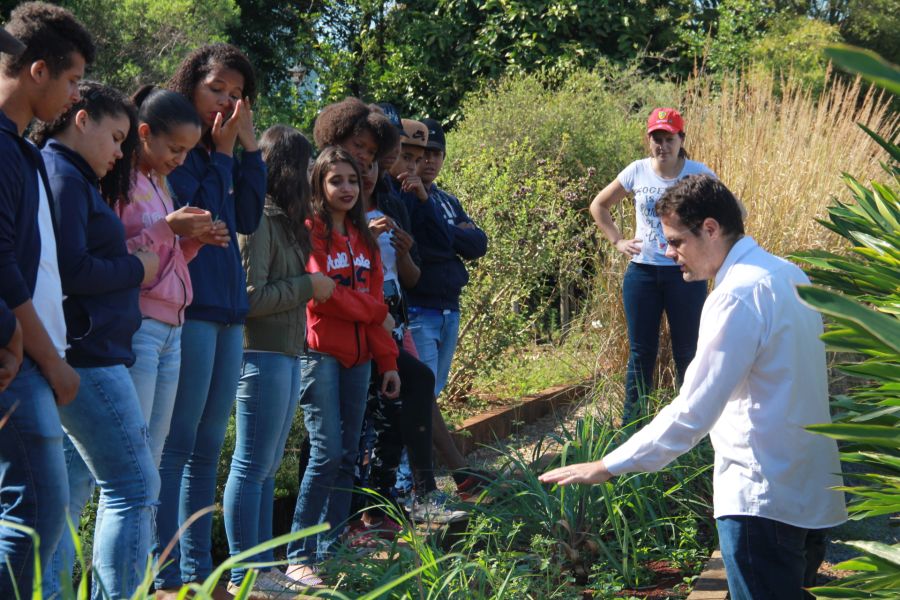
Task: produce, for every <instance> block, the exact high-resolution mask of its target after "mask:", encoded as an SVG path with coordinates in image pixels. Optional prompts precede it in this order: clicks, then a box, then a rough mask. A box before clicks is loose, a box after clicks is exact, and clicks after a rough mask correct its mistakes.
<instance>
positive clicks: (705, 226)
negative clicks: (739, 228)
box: [700, 217, 722, 240]
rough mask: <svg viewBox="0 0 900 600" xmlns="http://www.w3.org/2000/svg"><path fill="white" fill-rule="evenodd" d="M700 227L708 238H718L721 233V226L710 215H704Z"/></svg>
mask: <svg viewBox="0 0 900 600" xmlns="http://www.w3.org/2000/svg"><path fill="white" fill-rule="evenodd" d="M700 229H701V230H702V231H705V232H706V233H707V234H708V235H709V238H710V239H713V240H714V239H718V238H719V237H721V235H722V226H721V225H719V222H718V221H716V220H715V219H713V218H712V217H706V218H705V219H703V222H702V223H701V224H700Z"/></svg>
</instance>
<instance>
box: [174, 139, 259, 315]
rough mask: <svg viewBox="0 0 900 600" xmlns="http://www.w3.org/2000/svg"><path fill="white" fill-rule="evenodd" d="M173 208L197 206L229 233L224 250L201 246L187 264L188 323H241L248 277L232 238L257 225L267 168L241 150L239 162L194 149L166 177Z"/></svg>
mask: <svg viewBox="0 0 900 600" xmlns="http://www.w3.org/2000/svg"><path fill="white" fill-rule="evenodd" d="M169 183H170V184H171V186H172V189H173V191H174V192H175V204H176V205H177V206H179V207H180V206H187V205H191V206H198V207H200V208H203V209H206V210H208V211H210V212H211V213H212V215H213V219H218V220H220V221H224V222H225V224H226V225H227V226H228V230H229V231H230V232H231V243H230V244H229V245H228V247H227V248H218V247H215V246H203V247H202V248H200V252H199V253H198V254H197V257H196V258H194V260H192V261H191V262H190V263H189V264H188V268H189V269H190V272H191V285H192V286H193V288H194V300H193V302H192V303H191V305H190V306H188V307H187V309H186V310H185V316H186V317H187V318H188V319H196V320H200V321H213V322H216V323H226V324H234V323H243V322H244V318H245V317H246V316H247V311H248V310H249V308H250V304H249V301H248V299H247V274H246V273H245V272H244V267H243V264H242V263H241V252H240V248H239V247H238V242H237V234H238V233H242V234H244V235H250V234H251V233H253V232H254V231H256V228H257V227H258V226H259V222H260V220H261V219H262V211H263V205H265V202H266V165H265V164H264V163H263V160H262V153H260V152H258V151H257V152H244V153H243V155H242V156H241V160H240V161H238V160H237V159H236V158H231V157H229V156H226V155H224V154H222V153H220V152H213V153H212V154H209V153H208V152H207V151H206V150H205V149H204V148H202V147H200V146H198V147H196V148H194V149H193V150H191V151H190V152H189V153H188V155H187V159H186V160H185V161H184V164H183V165H181V166H180V167H178V168H177V169H175V170H174V171H173V172H172V173H171V174H170V175H169Z"/></svg>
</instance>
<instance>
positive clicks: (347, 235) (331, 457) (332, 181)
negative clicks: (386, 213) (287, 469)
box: [287, 147, 400, 586]
mask: <svg viewBox="0 0 900 600" xmlns="http://www.w3.org/2000/svg"><path fill="white" fill-rule="evenodd" d="M310 180H311V186H312V195H311V208H312V216H311V219H310V220H309V221H308V227H309V229H310V231H311V240H312V251H311V253H310V256H309V259H308V260H307V263H306V270H307V271H309V272H311V273H316V272H318V273H323V274H325V275H326V276H328V277H329V278H331V279H333V280H334V281H335V282H336V283H337V285H336V286H335V288H334V291H333V293H332V295H331V297H330V298H329V299H328V300H326V301H325V302H310V303H308V304H307V308H306V320H307V325H308V327H307V338H306V341H307V343H308V345H309V352H307V353H306V354H305V355H304V356H302V357H301V359H300V366H301V379H300V389H301V391H300V405H301V406H302V407H303V417H304V423H305V424H306V429H307V433H308V434H309V440H310V444H311V450H310V457H309V464H308V465H307V467H306V471H305V473H304V476H303V480H302V482H301V484H300V493H299V495H298V498H297V507H296V510H295V512H294V522H293V525H292V530H293V531H299V530H301V529H305V528H307V527H310V526H312V525H316V524H318V523H322V522H326V521H327V522H328V523H329V524H330V525H331V529H330V530H329V531H327V532H324V533H322V534H319V535H318V536H309V537H306V538H303V539H301V540H299V541H297V542H293V543H291V544H290V545H289V546H288V561H289V562H290V563H291V566H290V567H289V568H288V572H287V575H288V576H289V577H291V578H292V579H294V580H296V581H298V582H299V583H300V584H302V585H304V586H307V585H317V584H319V583H321V579H320V578H319V577H318V575H317V565H318V563H319V562H321V561H322V560H324V558H326V557H327V555H328V552H329V546H330V545H331V543H332V542H333V541H334V540H335V538H336V537H337V535H338V533H339V532H341V531H343V529H344V525H345V522H346V520H347V518H348V516H349V512H350V494H351V489H352V487H353V475H354V470H355V465H356V458H357V453H358V450H359V436H360V431H361V428H362V421H363V416H364V415H365V409H366V397H367V390H368V387H369V377H370V369H371V363H372V361H373V359H374V361H375V363H376V365H377V368H378V370H379V372H380V373H381V374H382V385H381V393H382V394H384V395H385V396H387V397H389V398H395V397H396V396H397V395H398V394H399V392H400V378H399V376H398V375H397V345H396V344H395V343H394V340H393V338H392V337H391V333H390V332H391V331H392V330H393V329H394V320H393V319H392V318H391V316H390V314H389V313H388V308H387V305H385V303H384V293H383V288H382V286H383V281H384V273H383V271H382V266H381V258H380V255H379V252H378V244H377V242H376V241H375V239H374V237H373V236H372V234H371V233H370V232H369V228H368V225H367V222H366V216H365V212H364V209H363V206H362V203H361V202H360V199H359V190H360V181H361V177H360V173H359V169H358V168H357V165H356V161H355V160H354V159H353V158H352V157H351V156H350V154H348V153H347V152H346V151H344V150H342V149H341V148H337V147H328V148H325V149H324V150H323V151H322V153H321V154H320V155H319V158H318V159H317V160H316V163H315V165H314V167H313V170H312V175H311V177H310Z"/></svg>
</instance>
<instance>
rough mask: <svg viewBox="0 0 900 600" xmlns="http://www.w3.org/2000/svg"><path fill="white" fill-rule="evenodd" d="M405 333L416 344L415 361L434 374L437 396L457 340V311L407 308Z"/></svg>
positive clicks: (447, 371) (450, 362) (443, 382)
mask: <svg viewBox="0 0 900 600" xmlns="http://www.w3.org/2000/svg"><path fill="white" fill-rule="evenodd" d="M409 332H410V333H411V334H412V336H413V341H414V342H415V343H416V352H418V353H419V360H420V361H422V362H423V363H425V364H426V365H428V368H430V369H431V372H432V373H434V397H435V398H437V397H438V396H440V395H441V391H442V390H443V389H444V386H445V385H447V378H448V377H449V376H450V365H451V364H452V363H453V354H454V353H455V352H456V343H457V341H458V337H459V311H458V310H438V309H436V308H420V307H416V306H413V307H410V309H409Z"/></svg>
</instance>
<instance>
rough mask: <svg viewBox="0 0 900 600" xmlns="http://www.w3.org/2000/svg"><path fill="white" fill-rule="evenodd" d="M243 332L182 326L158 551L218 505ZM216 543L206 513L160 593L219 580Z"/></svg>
mask: <svg viewBox="0 0 900 600" xmlns="http://www.w3.org/2000/svg"><path fill="white" fill-rule="evenodd" d="M243 332H244V327H243V325H239V324H236V325H226V324H223V323H213V322H211V321H198V320H188V321H187V322H185V324H184V326H183V327H182V331H181V372H180V375H179V379H178V393H177V394H176V396H175V410H174V412H173V416H172V424H171V427H170V428H169V435H168V437H166V442H165V444H164V445H163V453H162V460H161V461H160V466H159V474H160V478H161V480H162V487H161V490H160V494H159V511H158V513H157V518H156V540H155V541H156V551H157V552H160V551H161V550H162V549H163V548H165V547H166V545H167V544H168V543H169V541H170V540H172V538H174V537H175V534H176V532H177V531H178V527H179V526H180V525H181V524H182V523H184V522H185V521H186V520H187V519H188V517H190V516H191V515H193V514H194V513H196V512H198V511H200V510H202V509H204V508H207V507H209V506H213V505H214V504H215V501H216V467H217V464H218V460H219V452H220V451H221V450H222V443H223V442H224V440H225V429H226V427H227V426H228V417H229V416H230V414H231V407H232V405H233V404H234V395H235V391H236V389H237V382H238V377H239V376H240V372H241V359H242V357H243V347H242V346H243V337H244V333H243ZM211 537H212V515H210V514H206V515H204V516H202V517H200V518H199V519H197V521H195V522H194V523H193V524H192V525H191V526H190V527H189V528H188V529H187V530H186V531H185V532H184V533H183V534H182V535H181V538H179V541H178V544H176V545H175V548H174V549H173V551H172V554H170V555H169V557H168V558H167V561H168V562H169V564H168V565H166V566H165V567H163V569H162V570H161V571H160V573H159V575H158V576H157V579H156V588H157V589H171V588H178V587H181V585H182V583H183V582H184V583H188V582H192V581H202V580H203V579H205V578H206V577H207V576H208V575H209V574H210V573H212V551H211V546H212V540H211ZM179 567H180V569H179ZM179 571H180V572H179Z"/></svg>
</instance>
